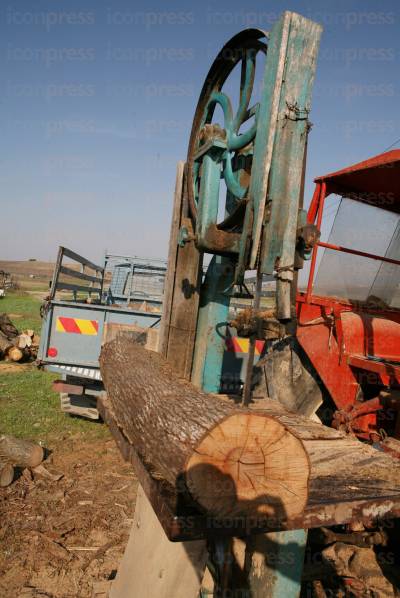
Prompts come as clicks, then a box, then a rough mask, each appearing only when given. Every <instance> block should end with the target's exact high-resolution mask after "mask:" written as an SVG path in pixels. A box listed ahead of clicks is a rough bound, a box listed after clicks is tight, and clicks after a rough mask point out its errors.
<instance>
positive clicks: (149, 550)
mask: <svg viewBox="0 0 400 598" xmlns="http://www.w3.org/2000/svg"><path fill="white" fill-rule="evenodd" d="M206 559H207V549H206V543H205V541H203V540H197V541H193V542H170V541H169V540H168V538H167V536H166V535H165V533H164V530H163V529H162V527H161V524H160V522H159V521H158V519H157V517H156V515H155V513H154V511H153V508H152V506H151V504H150V502H149V501H148V499H147V497H146V495H145V493H144V491H143V489H142V487H141V486H139V488H138V494H137V498H136V508H135V515H134V519H133V525H132V530H131V534H130V537H129V540H128V545H127V547H126V550H125V553H124V556H123V557H122V561H121V564H120V566H119V568H118V574H117V577H116V579H115V581H114V582H113V584H112V586H111V591H110V598H139V597H140V598H172V597H173V598H197V597H198V595H199V589H200V584H201V580H202V578H203V574H204V567H205V563H206Z"/></svg>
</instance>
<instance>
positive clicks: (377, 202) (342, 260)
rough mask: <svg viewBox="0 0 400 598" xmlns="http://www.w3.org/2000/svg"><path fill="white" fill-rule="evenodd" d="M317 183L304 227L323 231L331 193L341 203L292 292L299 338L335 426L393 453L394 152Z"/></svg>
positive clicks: (399, 337) (398, 335)
mask: <svg viewBox="0 0 400 598" xmlns="http://www.w3.org/2000/svg"><path fill="white" fill-rule="evenodd" d="M315 183H316V187H315V191H314V195H313V198H312V201H311V205H310V207H309V210H308V223H309V224H316V225H317V228H318V229H319V230H320V231H322V235H323V234H324V215H325V214H326V213H328V216H329V199H328V197H329V196H332V195H337V196H340V198H341V199H340V203H339V206H338V208H337V210H336V215H335V217H334V222H333V225H332V227H331V232H330V235H329V239H328V241H329V242H324V241H321V240H319V241H318V242H317V243H316V245H315V247H314V250H313V254H312V258H311V265H310V270H309V276H308V284H307V290H306V291H305V292H299V293H298V295H297V301H296V305H297V318H298V328H297V339H298V342H299V344H300V346H301V347H302V349H303V350H304V352H305V354H306V355H307V357H308V359H309V360H310V362H311V364H312V366H313V367H314V369H315V371H316V372H317V374H318V377H319V379H320V381H321V382H322V385H323V387H324V390H325V391H326V392H325V394H328V395H329V397H330V399H331V402H332V403H333V405H331V406H333V407H334V412H333V413H332V421H331V423H332V425H333V426H334V427H336V428H340V429H343V430H346V431H348V432H351V433H354V434H355V435H356V436H358V437H359V438H361V439H364V440H367V441H371V442H374V443H379V444H380V445H381V447H382V448H383V449H384V450H388V451H390V452H392V453H395V454H397V456H399V457H400V440H394V439H400V288H399V284H400V268H399V266H400V259H399V258H400V150H393V151H390V152H386V153H384V154H380V155H378V156H375V157H374V158H371V159H369V160H366V161H364V162H360V163H358V164H355V165H354V166H350V167H348V168H345V169H343V170H339V171H337V172H333V173H331V174H328V175H325V176H322V177H319V178H317V179H316V180H315ZM335 207H336V206H335ZM322 248H323V249H324V253H323V255H322V259H321V260H320V263H319V266H318V273H317V275H316V266H317V262H318V258H319V254H320V252H321V249H322ZM327 415H328V414H327V413H324V412H323V413H321V416H322V418H323V419H325V420H326V419H327ZM328 417H329V415H328Z"/></svg>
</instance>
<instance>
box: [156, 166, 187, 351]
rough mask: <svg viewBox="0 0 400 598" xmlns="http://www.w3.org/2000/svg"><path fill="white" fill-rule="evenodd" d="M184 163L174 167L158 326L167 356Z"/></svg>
mask: <svg viewBox="0 0 400 598" xmlns="http://www.w3.org/2000/svg"><path fill="white" fill-rule="evenodd" d="M184 169H185V163H184V162H183V161H180V162H178V164H177V167H176V179H175V192H174V204H173V209H172V220H171V227H170V236H169V247H168V263H167V274H166V276H165V281H164V300H163V315H162V319H161V328H160V345H159V347H160V353H161V355H164V357H166V356H167V349H168V337H169V331H170V325H171V311H172V299H173V295H174V283H175V271H176V260H177V255H178V233H179V226H180V222H181V211H182V196H183V179H184Z"/></svg>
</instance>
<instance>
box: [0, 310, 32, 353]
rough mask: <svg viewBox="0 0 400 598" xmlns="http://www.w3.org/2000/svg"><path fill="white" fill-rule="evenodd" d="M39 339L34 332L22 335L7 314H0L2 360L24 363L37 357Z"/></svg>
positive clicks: (0, 351)
mask: <svg viewBox="0 0 400 598" xmlns="http://www.w3.org/2000/svg"><path fill="white" fill-rule="evenodd" d="M38 346H39V338H38V337H37V335H35V332H34V331H33V330H25V331H24V332H22V333H20V332H19V331H18V330H17V328H16V327H15V326H14V324H13V323H12V322H11V320H10V318H9V317H8V315H7V314H5V313H3V314H0V358H2V357H4V358H6V359H9V360H10V361H23V360H27V359H30V358H32V357H36V355H37V349H38Z"/></svg>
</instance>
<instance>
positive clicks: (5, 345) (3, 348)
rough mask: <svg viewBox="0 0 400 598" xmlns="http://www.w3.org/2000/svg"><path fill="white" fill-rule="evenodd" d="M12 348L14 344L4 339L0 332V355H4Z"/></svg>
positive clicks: (4, 336)
mask: <svg viewBox="0 0 400 598" xmlns="http://www.w3.org/2000/svg"><path fill="white" fill-rule="evenodd" d="M13 346H14V344H13V343H12V341H10V340H9V339H8V338H7V337H6V335H5V334H4V333H3V332H1V330H0V353H2V354H3V355H6V354H7V351H8V350H9V349H10V348H11V347H13Z"/></svg>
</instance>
